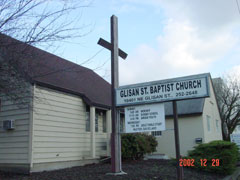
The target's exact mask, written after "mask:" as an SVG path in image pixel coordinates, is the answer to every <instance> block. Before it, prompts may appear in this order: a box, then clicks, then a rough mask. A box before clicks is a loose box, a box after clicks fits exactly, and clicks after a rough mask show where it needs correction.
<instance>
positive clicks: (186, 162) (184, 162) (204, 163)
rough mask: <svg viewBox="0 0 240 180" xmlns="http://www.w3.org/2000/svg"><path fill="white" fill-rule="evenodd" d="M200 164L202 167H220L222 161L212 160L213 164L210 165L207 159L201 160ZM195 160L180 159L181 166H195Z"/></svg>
mask: <svg viewBox="0 0 240 180" xmlns="http://www.w3.org/2000/svg"><path fill="white" fill-rule="evenodd" d="M199 161H200V164H201V166H209V164H211V166H219V164H220V161H219V159H211V163H208V160H207V159H200V160H199ZM194 163H195V159H179V166H184V167H186V166H195V164H194Z"/></svg>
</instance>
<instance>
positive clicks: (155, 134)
mask: <svg viewBox="0 0 240 180" xmlns="http://www.w3.org/2000/svg"><path fill="white" fill-rule="evenodd" d="M152 136H155V137H157V136H162V131H152Z"/></svg>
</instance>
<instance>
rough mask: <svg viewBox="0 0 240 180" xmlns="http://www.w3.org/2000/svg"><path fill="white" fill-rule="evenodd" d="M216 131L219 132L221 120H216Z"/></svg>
mask: <svg viewBox="0 0 240 180" xmlns="http://www.w3.org/2000/svg"><path fill="white" fill-rule="evenodd" d="M216 130H217V132H219V130H220V129H219V120H216Z"/></svg>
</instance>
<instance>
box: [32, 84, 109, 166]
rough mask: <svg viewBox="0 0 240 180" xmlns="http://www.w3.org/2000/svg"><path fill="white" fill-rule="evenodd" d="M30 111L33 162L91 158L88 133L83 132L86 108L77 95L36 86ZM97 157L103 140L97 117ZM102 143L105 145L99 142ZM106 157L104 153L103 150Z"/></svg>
mask: <svg viewBox="0 0 240 180" xmlns="http://www.w3.org/2000/svg"><path fill="white" fill-rule="evenodd" d="M34 93H35V99H34V112H33V163H46V162H58V161H75V160H82V159H88V158H90V152H91V151H90V147H91V146H90V143H91V136H90V132H86V130H85V127H86V105H85V103H84V102H83V101H82V99H81V98H80V97H78V96H74V95H70V94H66V93H62V92H59V91H54V90H50V89H47V88H43V87H39V86H36V87H35V88H34ZM98 124H99V132H96V155H98V156H100V155H103V154H104V152H102V150H101V149H99V147H101V146H102V145H103V144H104V142H105V141H106V139H105V138H106V134H105V133H102V119H101V117H100V118H99V123H98ZM102 141H104V142H102ZM105 154H106V151H105Z"/></svg>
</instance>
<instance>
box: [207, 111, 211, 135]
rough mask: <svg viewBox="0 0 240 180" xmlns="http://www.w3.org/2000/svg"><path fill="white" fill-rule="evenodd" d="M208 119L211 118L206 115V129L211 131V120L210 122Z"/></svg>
mask: <svg viewBox="0 0 240 180" xmlns="http://www.w3.org/2000/svg"><path fill="white" fill-rule="evenodd" d="M210 120H211V117H210V116H208V115H207V129H208V131H209V132H210V131H211V124H210V123H211V122H210Z"/></svg>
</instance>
